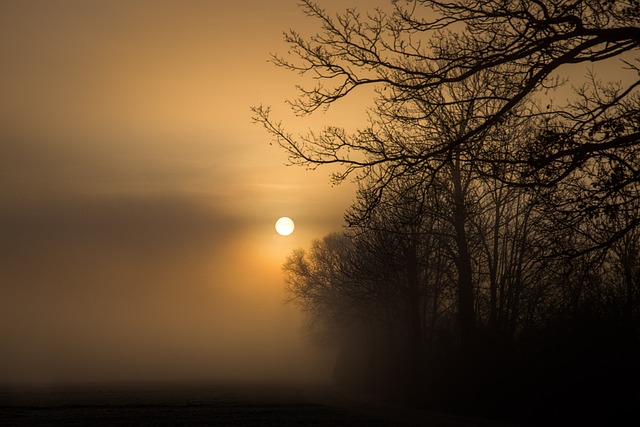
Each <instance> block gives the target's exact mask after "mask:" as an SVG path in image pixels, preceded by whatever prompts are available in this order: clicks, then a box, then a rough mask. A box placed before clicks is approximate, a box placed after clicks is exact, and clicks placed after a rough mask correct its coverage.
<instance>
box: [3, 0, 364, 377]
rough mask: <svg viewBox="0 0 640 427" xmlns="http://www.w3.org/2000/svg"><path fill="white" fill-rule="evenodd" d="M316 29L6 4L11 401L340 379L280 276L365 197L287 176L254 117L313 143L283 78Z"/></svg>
mask: <svg viewBox="0 0 640 427" xmlns="http://www.w3.org/2000/svg"><path fill="white" fill-rule="evenodd" d="M322 3H323V4H324V5H326V6H327V7H328V8H330V9H331V8H335V9H336V10H340V9H341V8H342V7H346V6H347V3H346V2H343V1H339V0H330V1H323V2H322ZM358 3H360V4H365V5H369V4H371V2H368V1H365V0H358V1H355V0H354V1H353V2H351V3H349V4H348V5H352V4H355V5H357V4H358ZM314 25H316V24H315V22H313V21H312V20H311V21H310V20H309V18H306V17H305V16H303V15H302V13H301V12H300V10H299V9H298V7H297V6H296V1H295V0H278V1H269V2H267V1H259V0H247V1H242V2H230V1H217V0H209V1H204V0H202V1H199V0H179V1H178V0H175V1H169V0H55V1H51V0H29V1H23V0H4V1H2V2H0V70H2V71H1V73H2V74H1V78H0V183H1V184H0V342H1V343H2V344H1V345H0V383H2V382H23V381H31V382H53V381H103V380H113V381H120V380H144V379H154V380H163V379H168V380H171V379H217V378H227V377H229V378H231V377H233V378H236V377H246V378H259V377H265V378H266V377H282V378H284V377H287V376H289V377H291V376H296V375H299V376H301V377H303V376H305V375H309V376H314V375H317V374H318V373H321V375H324V374H326V373H327V372H329V371H330V368H331V366H328V365H327V364H326V363H325V362H326V360H327V359H326V354H325V353H323V352H318V351H313V350H310V349H309V348H308V347H307V346H306V344H305V343H304V341H303V340H302V321H301V318H300V314H299V313H298V311H297V309H296V308H295V306H293V305H291V304H283V301H284V299H285V294H284V293H283V286H284V282H283V273H282V270H281V265H282V263H283V261H284V260H285V258H286V256H287V255H288V254H289V253H290V252H291V251H292V250H293V249H294V248H297V247H305V246H308V245H309V243H310V242H311V240H312V239H314V238H319V237H322V236H323V235H325V234H327V233H329V232H332V231H339V230H340V229H341V227H342V216H343V213H344V210H345V209H346V208H347V207H348V206H349V204H350V203H351V201H352V200H353V198H354V195H355V191H354V189H353V185H351V184H349V183H346V184H343V185H341V186H338V187H332V186H331V185H330V172H331V171H330V170H327V169H320V170H318V171H307V170H305V169H304V168H299V167H293V166H286V165H285V164H286V156H285V154H284V152H283V151H282V150H281V149H280V148H279V147H277V146H276V145H275V144H274V145H270V137H269V136H268V135H267V134H266V132H265V131H264V130H263V129H262V128H260V126H259V125H256V124H253V123H251V112H250V107H251V106H255V105H259V104H261V103H264V104H269V105H272V106H273V109H274V111H275V112H276V114H278V115H280V116H281V117H283V118H284V119H285V120H290V123H292V128H291V129H292V130H293V131H297V130H298V128H296V126H303V124H301V123H299V122H297V121H295V120H294V119H293V115H292V114H291V113H290V112H289V111H288V109H287V107H286V105H285V103H284V101H285V99H287V98H293V97H295V93H296V92H295V88H294V85H295V84H296V83H297V80H296V78H297V77H296V76H295V75H293V74H291V73H289V72H287V71H285V70H281V69H278V68H277V67H275V66H273V65H272V64H270V63H268V62H267V60H268V58H269V53H272V52H282V51H286V45H285V44H284V42H283V37H282V32H283V31H285V30H287V29H290V28H294V29H302V30H309V29H313V28H314V27H313V26H314ZM364 114H365V110H364V108H360V107H357V108H353V107H351V108H348V109H343V110H342V111H341V110H340V109H337V110H330V111H329V112H328V113H326V114H325V115H322V114H321V115H320V116H319V117H316V118H314V119H312V120H315V122H313V124H314V125H317V124H320V123H323V124H324V123H325V122H326V124H328V123H331V124H342V125H346V126H351V125H354V124H355V123H357V122H358V121H361V120H363V118H364V117H365V116H364ZM304 126H308V124H305V125H304ZM299 129H300V130H304V127H300V128H299ZM280 216H289V217H291V218H293V220H294V221H295V223H296V230H295V232H294V233H293V234H292V235H291V236H289V237H282V236H278V235H277V234H276V232H275V230H274V224H275V221H276V220H277V219H278V218H279V217H280ZM314 367H319V368H320V369H319V370H318V371H315V370H314V369H313V368H314Z"/></svg>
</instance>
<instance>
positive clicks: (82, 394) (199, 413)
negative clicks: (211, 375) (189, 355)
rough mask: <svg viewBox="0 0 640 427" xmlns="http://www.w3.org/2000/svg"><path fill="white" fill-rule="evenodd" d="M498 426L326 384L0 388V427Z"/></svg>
mask: <svg viewBox="0 0 640 427" xmlns="http://www.w3.org/2000/svg"><path fill="white" fill-rule="evenodd" d="M129 425H136V426H145V425H147V426H174V425H185V426H186V425H188V426H261V427H264V426H266V427H268V426H317V427H323V426H353V427H365V426H366V427H369V426H375V427H383V426H384V427H386V426H398V427H401V426H417V425H419V426H426V427H454V426H456V427H464V426H467V427H471V426H499V425H500V424H497V423H492V422H489V421H484V420H473V419H465V418H459V417H449V416H444V415H438V414H431V413H428V412H423V411H415V410H408V409H403V408H399V407H396V406H393V405H388V404H383V403H380V402H373V401H368V400H367V399H364V398H362V397H356V396H354V395H350V394H349V393H346V392H344V391H340V390H338V389H335V388H333V387H329V386H318V385H316V386H310V385H299V384H266V383H262V384H255V383H253V384H248V383H171V384H167V383H144V384H139V383H138V384H133V383H129V384H83V385H77V384H76V385H56V386H44V385H28V386H27V385H21V386H0V426H129Z"/></svg>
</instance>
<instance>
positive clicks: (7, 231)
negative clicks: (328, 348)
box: [0, 194, 326, 382]
mask: <svg viewBox="0 0 640 427" xmlns="http://www.w3.org/2000/svg"><path fill="white" fill-rule="evenodd" d="M0 224H1V225H0V227H1V228H0V242H1V243H0V282H1V283H2V287H1V288H0V292H1V295H0V305H1V307H0V313H1V314H0V316H1V319H0V340H2V342H3V350H2V353H1V355H0V359H1V361H2V363H1V364H0V366H1V368H0V382H59V381H112V380H113V381H126V380H176V379H199V380H203V379H223V378H226V379H229V378H245V379H246V378H265V379H266V378H273V379H278V378H280V379H287V378H288V379H295V378H298V379H310V378H316V379H317V378H320V377H322V375H323V372H322V370H323V369H325V370H326V364H324V363H320V364H317V365H318V366H316V362H318V361H317V360H316V361H314V354H313V353H310V350H308V349H307V348H305V345H304V343H303V342H302V340H301V325H302V322H301V319H300V315H299V313H298V312H297V310H296V309H295V307H293V306H292V305H288V304H284V299H285V295H284V294H283V291H282V280H281V273H280V265H279V264H278V263H277V262H273V261H274V259H275V260H277V259H278V254H277V250H278V247H277V245H275V246H273V245H272V248H271V251H269V248H268V247H266V248H263V249H264V250H265V253H269V252H270V253H272V254H273V255H274V256H273V258H274V259H271V258H268V257H265V256H263V255H261V254H260V253H258V251H259V247H260V244H261V241H260V239H259V238H260V236H261V234H262V235H264V237H265V238H266V239H267V240H269V239H271V238H273V237H274V236H272V234H273V233H275V231H273V230H272V227H269V228H266V227H265V228H264V229H260V228H262V227H256V226H255V225H254V224H253V223H251V222H249V221H248V220H246V219H243V218H241V217H239V216H230V215H229V214H227V213H225V212H223V211H222V210H221V209H218V208H217V207H216V205H215V203H213V202H211V203H209V204H207V203H205V202H203V201H202V198H200V199H195V198H194V197H189V196H186V195H184V194H183V195H180V194H145V195H110V196H100V197H98V196H94V197H84V198H80V197H76V198H73V199H71V200H63V201H60V200H57V201H45V202H42V203H40V204H39V205H38V206H37V209H35V208H32V209H29V210H28V211H27V210H25V209H24V208H20V209H19V208H14V209H13V210H8V209H5V210H4V211H3V212H2V218H1V220H0ZM256 228H257V229H256ZM256 241H259V242H260V243H256ZM280 250H281V251H282V249H280ZM274 251H276V253H275V254H274ZM316 356H317V354H316ZM316 359H317V358H316ZM316 367H318V368H319V369H318V370H316V369H315V368H316Z"/></svg>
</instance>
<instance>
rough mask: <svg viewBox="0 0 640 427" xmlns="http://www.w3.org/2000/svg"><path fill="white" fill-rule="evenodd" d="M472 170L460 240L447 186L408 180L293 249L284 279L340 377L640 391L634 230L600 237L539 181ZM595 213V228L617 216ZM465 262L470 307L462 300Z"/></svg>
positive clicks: (445, 400)
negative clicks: (335, 229)
mask: <svg viewBox="0 0 640 427" xmlns="http://www.w3.org/2000/svg"><path fill="white" fill-rule="evenodd" d="M464 181H465V182H464V184H465V185H464V187H465V189H466V190H465V198H464V210H465V218H464V232H465V235H464V242H463V243H462V244H461V243H460V236H458V232H459V231H460V230H459V229H456V220H457V215H456V213H455V210H456V206H455V204H454V201H453V197H454V194H453V193H454V191H452V190H453V189H454V186H450V187H448V188H447V187H446V186H444V185H442V186H434V187H431V189H430V191H424V188H421V187H420V186H412V185H407V183H405V185H404V186H402V187H399V188H394V190H393V191H389V192H388V193H386V195H385V197H384V198H383V199H382V200H380V201H379V203H378V204H377V206H376V208H375V209H374V210H372V211H369V212H367V216H366V218H362V217H361V214H362V212H361V211H360V208H362V206H363V205H362V204H361V203H356V205H355V206H354V207H353V208H352V210H351V212H349V214H348V218H349V220H350V221H351V223H350V226H349V227H348V228H347V231H346V232H345V233H334V234H330V235H327V236H325V237H324V238H322V239H319V240H316V241H314V242H313V244H312V245H311V247H310V248H309V249H307V250H302V249H300V250H296V251H295V252H294V253H293V254H292V255H291V256H289V257H288V259H287V261H286V263H285V265H284V270H285V273H286V283H287V290H288V292H289V294H290V296H291V297H292V299H293V300H295V301H296V302H298V303H299V304H301V305H302V306H303V307H304V309H305V311H306V313H307V314H308V321H309V324H308V328H309V329H308V334H309V337H310V338H311V339H313V340H314V341H316V342H317V343H319V344H333V345H338V346H339V347H340V351H339V358H338V360H337V363H336V367H335V379H336V380H337V381H338V382H340V383H342V384H344V385H348V386H355V387H360V388H366V389H368V390H369V391H371V390H373V391H375V392H379V393H382V394H383V395H385V396H387V397H391V398H395V399H398V400H402V401H405V400H409V401H410V402H415V401H416V400H417V401H419V403H421V404H426V405H430V407H432V408H434V409H438V410H451V411H458V412H463V413H474V414H483V415H486V416H509V415H511V416H513V417H516V416H518V417H519V416H520V415H521V414H522V412H523V411H530V414H529V416H530V417H531V418H532V419H535V417H536V416H539V417H547V416H549V413H550V412H554V411H557V412H559V413H564V414H568V413H571V412H576V414H572V416H573V417H578V416H579V415H580V414H581V412H580V411H583V410H590V409H587V408H590V407H594V405H596V406H595V408H596V410H597V409H598V408H604V407H606V408H609V409H610V408H612V407H616V408H619V410H623V409H624V408H625V405H629V406H628V407H627V408H628V409H630V408H632V407H635V403H636V402H635V400H634V399H635V398H637V392H635V391H633V387H635V385H634V384H637V382H636V381H638V380H640V375H639V374H640V369H639V366H638V361H639V360H640V337H639V334H638V332H639V331H640V304H639V302H640V301H639V298H640V233H639V232H638V230H633V231H630V232H628V233H626V234H625V236H624V237H622V238H620V239H618V240H616V241H615V242H613V243H612V244H611V245H609V246H607V247H606V248H601V249H593V248H591V245H592V241H591V239H590V237H589V234H588V233H586V234H578V233H575V232H572V231H569V230H567V229H566V228H565V224H564V223H563V222H560V223H558V224H556V223H555V222H556V221H557V220H558V219H557V218H555V216H554V215H552V214H551V213H549V212H548V211H547V209H548V207H547V206H546V204H545V203H543V202H541V201H540V200H539V199H538V197H536V195H535V194H533V193H532V192H531V191H529V190H520V189H513V188H511V187H508V186H505V185H504V184H501V183H499V182H496V181H495V180H487V179H482V178H477V177H476V178H475V179H473V177H472V175H471V174H469V175H468V176H467V178H466V179H465V180H464ZM458 208H459V207H458ZM639 212H640V211H639ZM592 220H593V222H597V225H596V224H593V225H591V227H593V228H592V229H591V232H592V233H598V232H600V228H601V227H606V226H610V227H612V228H613V229H617V226H618V224H616V223H615V222H616V219H615V218H613V217H598V218H595V217H594V218H592ZM583 226H584V227H585V228H584V229H583V231H584V232H587V231H589V230H587V229H586V227H587V225H586V224H583ZM465 247H466V248H467V249H464V248H465ZM461 248H462V249H461ZM585 251H586V252H585ZM582 252H584V253H582ZM576 254H579V255H576ZM465 256H467V257H468V259H467V260H464V259H463V257H465ZM466 263H468V264H469V267H468V268H470V270H469V276H470V277H469V280H470V283H471V286H472V292H471V296H470V298H471V302H470V304H469V305H470V307H467V306H463V305H462V304H461V302H460V295H461V292H460V288H461V286H463V285H461V283H460V281H461V280H463V278H464V275H463V274H461V272H460V270H461V269H462V268H466V267H465V265H466ZM465 280H466V279H465ZM467 308H468V309H469V310H470V311H471V313H470V314H469V315H470V316H471V322H470V323H471V325H470V326H469V327H470V328H471V330H470V331H465V332H464V333H466V334H467V335H464V333H463V331H462V330H461V328H460V323H461V321H468V319H464V320H463V319H461V318H460V317H461V311H462V310H464V309H467ZM625 385H626V387H628V388H629V389H627V390H625V389H619V387H625ZM591 410H593V409H591Z"/></svg>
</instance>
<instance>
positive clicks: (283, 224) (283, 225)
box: [276, 216, 295, 236]
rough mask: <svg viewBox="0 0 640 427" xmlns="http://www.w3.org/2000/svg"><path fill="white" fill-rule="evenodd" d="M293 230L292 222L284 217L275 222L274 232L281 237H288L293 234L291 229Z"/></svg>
mask: <svg viewBox="0 0 640 427" xmlns="http://www.w3.org/2000/svg"><path fill="white" fill-rule="evenodd" d="M294 228H295V226H294V224H293V220H292V219H291V218H288V217H286V216H283V217H282V218H280V219H279V220H277V221H276V231H277V232H278V234H279V235H281V236H288V235H289V234H291V233H293V229H294Z"/></svg>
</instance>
